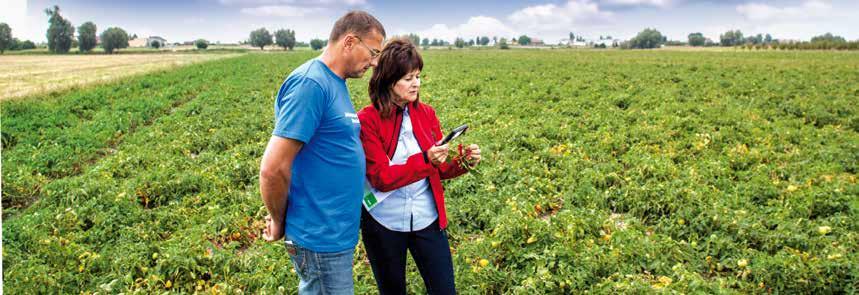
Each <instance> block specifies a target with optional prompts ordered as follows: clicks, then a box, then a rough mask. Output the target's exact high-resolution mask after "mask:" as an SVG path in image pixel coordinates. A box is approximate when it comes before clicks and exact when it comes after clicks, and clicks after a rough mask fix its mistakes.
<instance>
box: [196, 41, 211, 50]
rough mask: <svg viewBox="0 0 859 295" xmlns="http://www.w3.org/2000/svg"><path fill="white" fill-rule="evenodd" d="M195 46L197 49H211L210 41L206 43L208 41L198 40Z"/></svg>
mask: <svg viewBox="0 0 859 295" xmlns="http://www.w3.org/2000/svg"><path fill="white" fill-rule="evenodd" d="M194 46H196V47H197V49H206V48H209V41H206V39H197V41H194Z"/></svg>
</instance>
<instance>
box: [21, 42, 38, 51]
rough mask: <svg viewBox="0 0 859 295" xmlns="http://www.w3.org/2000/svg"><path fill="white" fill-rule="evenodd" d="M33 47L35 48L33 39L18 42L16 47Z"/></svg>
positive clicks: (23, 48) (24, 48)
mask: <svg viewBox="0 0 859 295" xmlns="http://www.w3.org/2000/svg"><path fill="white" fill-rule="evenodd" d="M35 48H36V43H33V41H30V40H25V41H23V42H19V43H18V49H20V50H27V49H35Z"/></svg>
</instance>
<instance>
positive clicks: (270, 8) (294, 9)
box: [241, 5, 323, 17]
mask: <svg viewBox="0 0 859 295" xmlns="http://www.w3.org/2000/svg"><path fill="white" fill-rule="evenodd" d="M321 11H323V9H322V8H321V7H298V6H291V5H265V6H259V7H246V8H242V9H241V12H242V13H244V14H249V15H255V16H278V17H302V16H305V15H308V14H313V13H317V12H321Z"/></svg>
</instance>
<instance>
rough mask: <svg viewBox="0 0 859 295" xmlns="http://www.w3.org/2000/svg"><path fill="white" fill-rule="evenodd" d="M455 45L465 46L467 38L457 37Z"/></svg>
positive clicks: (458, 46) (457, 46)
mask: <svg viewBox="0 0 859 295" xmlns="http://www.w3.org/2000/svg"><path fill="white" fill-rule="evenodd" d="M453 45H454V46H456V48H463V47H465V40H462V38H459V37H457V38H456V40H454V41H453Z"/></svg>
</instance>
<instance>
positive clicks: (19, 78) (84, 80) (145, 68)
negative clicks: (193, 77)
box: [0, 54, 236, 100]
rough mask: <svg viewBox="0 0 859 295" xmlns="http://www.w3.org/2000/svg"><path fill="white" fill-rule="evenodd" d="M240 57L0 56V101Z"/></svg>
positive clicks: (199, 55) (190, 55)
mask: <svg viewBox="0 0 859 295" xmlns="http://www.w3.org/2000/svg"><path fill="white" fill-rule="evenodd" d="M235 55H236V54H118V55H6V56H0V64H2V65H3V67H4V68H5V70H4V71H3V73H0V100H5V99H9V98H16V97H24V96H28V95H32V94H35V93H41V92H48V91H56V90H62V89H67V88H70V87H73V86H81V85H87V84H93V83H104V82H109V81H113V80H116V79H118V78H122V77H126V76H131V75H136V74H141V73H147V72H152V71H155V70H161V69H167V68H171V67H176V66H181V65H187V64H191V63H196V62H201V61H207V60H213V59H219V58H225V57H231V56H235Z"/></svg>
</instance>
